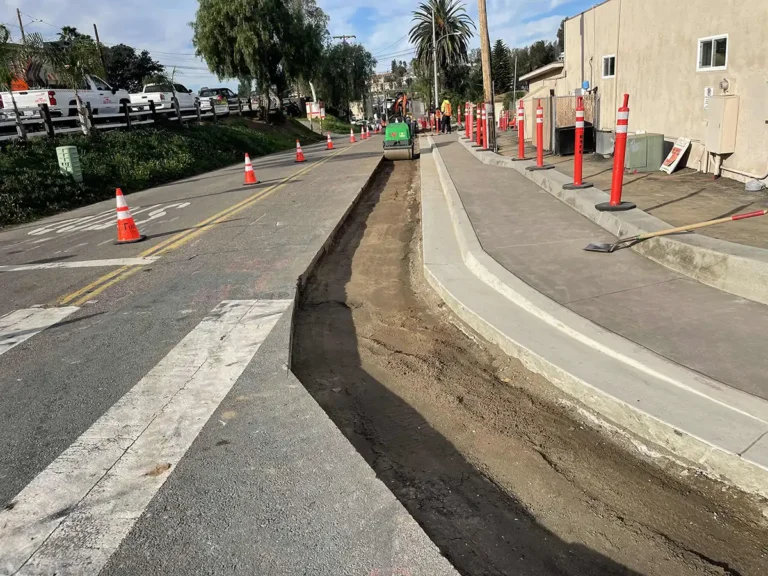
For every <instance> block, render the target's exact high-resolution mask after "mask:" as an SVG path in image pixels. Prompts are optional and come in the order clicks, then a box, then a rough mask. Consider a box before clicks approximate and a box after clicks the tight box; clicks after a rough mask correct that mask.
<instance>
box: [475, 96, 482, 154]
mask: <svg viewBox="0 0 768 576" xmlns="http://www.w3.org/2000/svg"><path fill="white" fill-rule="evenodd" d="M475 122H476V123H477V129H476V130H475V145H476V146H480V145H481V144H482V137H483V106H482V104H480V103H479V102H478V103H477V108H476V109H475Z"/></svg>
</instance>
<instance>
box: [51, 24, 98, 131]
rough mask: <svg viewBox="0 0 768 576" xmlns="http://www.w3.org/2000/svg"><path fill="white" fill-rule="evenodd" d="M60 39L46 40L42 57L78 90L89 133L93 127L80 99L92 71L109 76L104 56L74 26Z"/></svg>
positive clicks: (82, 119)
mask: <svg viewBox="0 0 768 576" xmlns="http://www.w3.org/2000/svg"><path fill="white" fill-rule="evenodd" d="M59 38H60V39H59V41H57V42H51V43H46V44H44V45H42V46H41V47H40V48H39V53H40V58H41V59H42V60H44V61H46V62H48V63H49V64H50V65H51V67H52V68H53V71H54V73H55V74H56V76H57V77H58V78H59V79H60V80H61V81H62V83H63V84H65V85H66V86H67V87H68V88H70V89H71V90H72V91H73V92H74V93H75V101H76V103H77V111H78V115H79V116H80V125H81V126H82V127H83V132H84V133H85V134H88V133H90V129H91V127H90V124H89V122H88V120H87V114H86V111H85V106H84V105H83V101H82V99H81V98H80V90H82V88H83V86H84V85H85V84H86V77H87V76H88V75H89V74H96V75H99V76H105V75H106V74H105V73H104V69H103V66H102V63H101V55H100V54H99V49H98V47H97V46H96V42H94V41H93V38H91V37H90V36H87V35H85V34H80V33H78V32H77V31H76V30H75V29H74V28H69V27H65V28H63V29H62V33H60V34H59Z"/></svg>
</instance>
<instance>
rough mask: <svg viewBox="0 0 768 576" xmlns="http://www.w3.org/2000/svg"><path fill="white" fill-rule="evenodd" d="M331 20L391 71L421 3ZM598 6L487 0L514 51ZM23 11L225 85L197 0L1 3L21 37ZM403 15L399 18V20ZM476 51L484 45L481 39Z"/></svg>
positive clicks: (364, 8) (494, 25)
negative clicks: (197, 32) (199, 45)
mask: <svg viewBox="0 0 768 576" xmlns="http://www.w3.org/2000/svg"><path fill="white" fill-rule="evenodd" d="M317 3H318V4H319V5H320V6H321V7H322V8H323V10H325V11H326V13H327V14H328V15H329V16H330V18H331V22H330V26H329V29H330V32H331V34H333V35H341V34H354V35H356V36H357V40H356V41H357V42H360V43H362V44H364V45H365V46H366V47H367V48H368V49H369V50H370V51H371V53H372V54H373V55H374V56H375V57H376V58H377V60H378V61H379V65H378V66H377V68H378V69H379V70H381V71H384V70H386V69H388V68H389V63H390V62H391V60H392V59H393V58H397V59H402V60H410V58H411V57H412V55H413V52H412V51H409V50H410V49H411V47H410V46H409V44H408V41H407V38H404V37H400V36H399V35H398V34H397V33H395V35H394V37H393V34H392V32H391V31H392V30H395V31H397V30H402V31H403V32H402V34H405V32H406V31H407V29H408V28H409V27H410V19H411V18H410V14H411V12H412V11H413V10H414V9H415V8H416V7H417V6H418V4H419V2H418V1H417V0H388V1H386V2H382V1H381V0H379V1H373V0H358V1H357V2H350V1H349V0H317ZM594 3H595V2H593V1H586V0H487V11H488V21H489V28H490V36H491V42H494V41H495V40H496V39H498V38H501V39H503V40H504V41H505V42H506V43H507V44H508V45H510V46H523V45H526V44H529V43H530V42H533V41H534V40H539V39H545V40H554V39H555V33H556V31H557V27H558V26H559V24H560V20H562V19H563V18H564V17H566V16H572V15H574V14H577V13H579V12H580V11H582V10H584V9H586V8H588V7H589V6H591V5H592V4H594ZM17 6H18V7H19V8H21V10H22V21H23V23H24V28H25V30H27V31H35V32H40V33H42V34H43V35H44V36H45V37H46V38H48V37H53V36H55V35H56V34H57V31H58V30H57V29H58V28H60V27H62V26H67V25H68V26H75V27H77V28H78V29H79V30H80V31H82V32H86V33H89V34H93V23H94V22H96V24H97V25H98V27H99V35H100V37H101V40H102V42H104V43H105V44H119V43H124V44H129V45H131V46H134V47H136V48H139V49H147V50H149V51H150V52H151V53H152V55H153V57H154V58H155V59H156V60H159V61H160V62H162V63H163V64H166V65H168V66H172V65H176V66H178V67H179V69H178V72H177V74H179V76H178V78H179V81H180V82H181V83H183V84H186V85H187V86H189V87H190V88H193V89H197V88H199V87H200V86H214V85H226V86H230V87H232V88H235V87H236V84H237V83H236V82H231V81H226V80H225V81H223V82H220V81H219V80H218V79H217V78H216V77H215V76H213V75H212V74H210V73H209V72H207V68H206V66H205V63H204V62H203V61H201V60H199V59H197V58H195V56H194V48H193V47H192V43H191V39H192V31H191V29H190V28H189V26H188V22H190V21H192V20H194V17H195V11H196V10H197V0H98V1H97V2H83V0H0V22H3V23H6V24H10V25H11V28H10V29H11V33H12V34H13V35H14V36H16V37H18V33H19V29H18V22H17V19H16V7H17ZM466 8H467V12H468V13H469V15H470V16H471V17H472V19H473V20H476V19H477V2H475V1H474V0H466ZM397 14H399V15H400V16H397ZM472 45H473V46H478V45H479V40H478V38H477V37H475V38H474V39H473V42H472Z"/></svg>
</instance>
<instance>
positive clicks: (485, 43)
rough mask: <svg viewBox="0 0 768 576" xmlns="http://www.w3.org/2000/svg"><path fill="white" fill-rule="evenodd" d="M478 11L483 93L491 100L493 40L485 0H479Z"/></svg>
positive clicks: (488, 100)
mask: <svg viewBox="0 0 768 576" xmlns="http://www.w3.org/2000/svg"><path fill="white" fill-rule="evenodd" d="M477 11H478V14H479V20H480V53H481V56H482V63H483V94H484V95H485V101H486V102H491V97H492V95H491V93H492V91H493V90H492V86H491V40H490V37H489V36H488V14H487V13H486V11H485V0H477Z"/></svg>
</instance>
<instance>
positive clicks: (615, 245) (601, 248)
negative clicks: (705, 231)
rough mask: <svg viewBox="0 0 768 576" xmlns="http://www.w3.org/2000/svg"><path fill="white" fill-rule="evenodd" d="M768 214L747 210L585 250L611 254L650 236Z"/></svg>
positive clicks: (590, 246)
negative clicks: (743, 212) (742, 212)
mask: <svg viewBox="0 0 768 576" xmlns="http://www.w3.org/2000/svg"><path fill="white" fill-rule="evenodd" d="M766 214H768V210H756V211H755V212H747V213H746V214H735V215H733V216H726V217H725V218H718V219H717V220H707V221H706V222H698V223H696V224H688V225H687V226H678V227H677V228H670V229H669V230H659V231H658V232H648V233H647V234H638V235H637V236H630V237H629V238H622V239H621V240H619V241H618V242H615V243H613V244H589V245H588V246H587V247H586V248H584V250H589V251H590V252H607V253H608V254H610V253H611V252H613V251H614V250H616V249H617V248H624V247H627V246H633V245H635V244H637V243H638V242H642V241H643V240H648V239H649V238H656V237H657V236H666V235H667V234H676V233H678V232H689V231H691V230H696V229H697V228H704V227H705V226H712V225H714V224H722V223H723V222H731V221H733V220H744V219H745V218H754V217H755V216H764V215H766Z"/></svg>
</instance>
